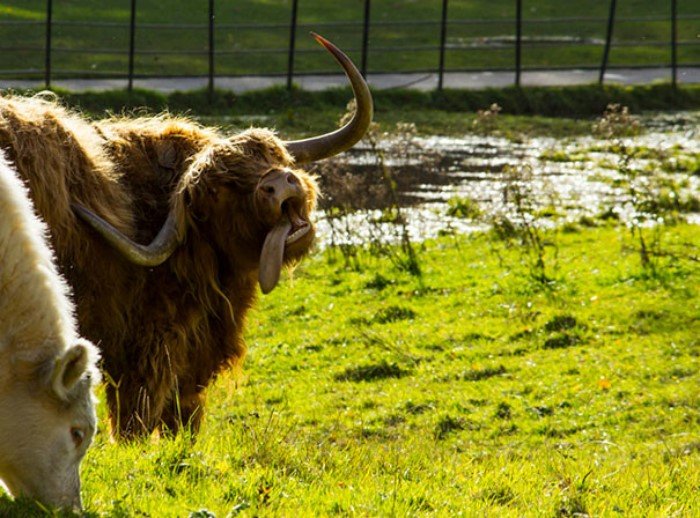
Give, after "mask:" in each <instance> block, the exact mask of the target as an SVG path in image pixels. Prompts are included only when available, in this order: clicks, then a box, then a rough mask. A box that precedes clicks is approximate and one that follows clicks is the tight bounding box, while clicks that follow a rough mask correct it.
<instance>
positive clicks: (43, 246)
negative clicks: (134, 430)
mask: <svg viewBox="0 0 700 518" xmlns="http://www.w3.org/2000/svg"><path fill="white" fill-rule="evenodd" d="M96 359H97V352H96V349H95V347H94V346H93V345H92V344H91V343H90V342H88V341H86V340H83V339H81V338H80V337H79V336H78V333H77V326H76V322H75V319H74V317H73V305H72V303H71V301H70V298H69V290H68V287H67V285H66V283H65V282H64V281H63V279H62V278H61V276H60V275H59V274H58V272H57V271H56V268H55V266H54V257H53V254H52V252H51V250H50V248H49V246H48V245H47V241H46V226H45V225H44V223H43V222H42V221H41V220H39V219H38V218H37V216H36V215H35V213H34V210H33V206H32V203H31V202H30V200H29V198H28V197H27V191H26V189H25V188H24V186H23V184H22V183H21V181H20V180H19V178H18V176H17V175H16V173H15V171H14V169H13V168H12V167H11V166H10V164H9V163H8V162H7V161H6V160H5V157H4V156H2V154H1V153H0V479H1V480H2V481H3V482H4V484H5V485H6V486H7V488H8V489H9V490H10V492H11V493H12V494H13V495H15V496H19V495H22V496H27V497H32V498H35V499H37V500H39V501H40V502H42V503H45V504H48V505H52V506H57V507H68V508H71V507H72V508H79V507H80V505H81V502H80V475H79V471H78V469H79V467H80V461H81V460H82V458H83V456H84V455H85V451H86V450H87V448H88V446H89V445H90V443H91V441H92V437H93V435H94V433H95V409H94V402H93V397H92V392H91V386H92V385H93V384H94V383H95V382H96V378H97V370H96V368H95V361H96Z"/></svg>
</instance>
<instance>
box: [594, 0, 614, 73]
mask: <svg viewBox="0 0 700 518" xmlns="http://www.w3.org/2000/svg"><path fill="white" fill-rule="evenodd" d="M616 4H617V0H610V14H609V15H608V31H607V33H606V34H605V49H604V50H603V61H602V62H601V64H600V75H599V76H598V83H599V84H601V85H602V84H603V80H604V79H605V70H606V69H607V68H608V58H609V57H610V44H611V42H612V33H613V27H614V25H615V7H616Z"/></svg>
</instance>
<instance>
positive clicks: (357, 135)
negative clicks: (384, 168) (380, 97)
mask: <svg viewBox="0 0 700 518" xmlns="http://www.w3.org/2000/svg"><path fill="white" fill-rule="evenodd" d="M311 34H312V35H313V37H314V38H316V41H318V42H319V43H320V44H321V45H323V46H324V47H325V48H326V50H327V51H328V52H330V53H331V54H332V55H333V57H334V58H335V60H336V61H337V62H338V63H340V66H342V67H343V70H345V75H346V76H348V79H349V80H350V85H351V86H352V91H353V93H354V94H355V105H356V109H355V114H354V115H353V117H352V120H351V121H350V122H348V123H347V124H346V125H345V126H343V127H342V128H339V129H337V130H335V131H332V132H331V133H326V134H325V135H320V136H318V137H311V138H307V139H304V140H294V141H291V142H286V143H285V145H286V147H287V150H288V151H289V152H290V153H291V154H292V155H293V156H294V158H295V160H296V161H297V163H306V162H314V161H316V160H321V159H322V158H328V157H331V156H333V155H337V154H338V153H342V152H343V151H345V150H347V149H350V148H351V147H352V146H353V145H355V143H356V142H358V141H359V140H360V139H361V138H362V137H363V136H364V134H365V133H366V132H367V129H368V128H369V125H370V123H371V122H372V114H373V112H374V104H373V102H372V94H371V93H370V91H369V86H367V83H366V82H365V80H364V78H363V77H362V74H361V73H360V71H359V70H357V67H356V66H355V65H354V64H353V62H352V61H350V58H349V57H347V56H346V55H345V54H344V53H343V52H342V51H341V50H340V49H338V47H336V46H335V45H333V44H332V43H331V42H330V41H328V40H327V39H325V38H324V37H322V36H319V35H318V34H316V33H313V32H312V33H311Z"/></svg>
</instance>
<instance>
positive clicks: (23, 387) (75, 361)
mask: <svg viewBox="0 0 700 518" xmlns="http://www.w3.org/2000/svg"><path fill="white" fill-rule="evenodd" d="M94 350H95V349H94V346H93V345H92V344H91V343H89V342H86V341H84V340H78V341H77V342H76V343H74V345H72V346H71V347H68V348H67V349H66V350H65V351H64V352H63V353H61V354H59V355H58V356H53V357H51V358H50V359H45V358H44V359H36V358H31V357H30V358H23V357H21V356H19V357H15V358H14V359H13V360H12V363H13V365H12V366H11V369H3V372H2V373H1V374H0V380H1V381H2V383H1V385H0V478H2V481H3V482H4V483H5V485H6V486H7V487H8V489H9V490H10V492H11V493H12V494H13V495H15V496H26V497H31V498H35V499H36V500H39V501H40V502H42V503H44V504H48V505H51V506H56V507H66V508H79V507H80V506H81V501H80V475H79V467H80V461H81V460H82V458H83V456H84V455H85V452H86V451H87V449H88V446H89V445H90V443H91V442H92V438H93V436H94V434H95V423H96V417H95V409H94V401H93V397H92V391H91V387H92V385H93V383H94V382H95V377H96V376H97V374H96V372H97V371H96V370H95V368H94V361H95V357H96V354H95V353H94ZM2 378H5V379H2Z"/></svg>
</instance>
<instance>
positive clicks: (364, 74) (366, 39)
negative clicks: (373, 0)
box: [360, 0, 371, 78]
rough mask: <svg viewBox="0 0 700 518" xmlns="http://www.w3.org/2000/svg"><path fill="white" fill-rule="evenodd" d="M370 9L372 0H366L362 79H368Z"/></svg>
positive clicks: (363, 28)
mask: <svg viewBox="0 0 700 518" xmlns="http://www.w3.org/2000/svg"><path fill="white" fill-rule="evenodd" d="M370 7H371V5H370V0H365V17H364V23H363V27H362V65H361V67H360V72H362V77H364V78H367V50H368V46H369V14H370Z"/></svg>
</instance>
